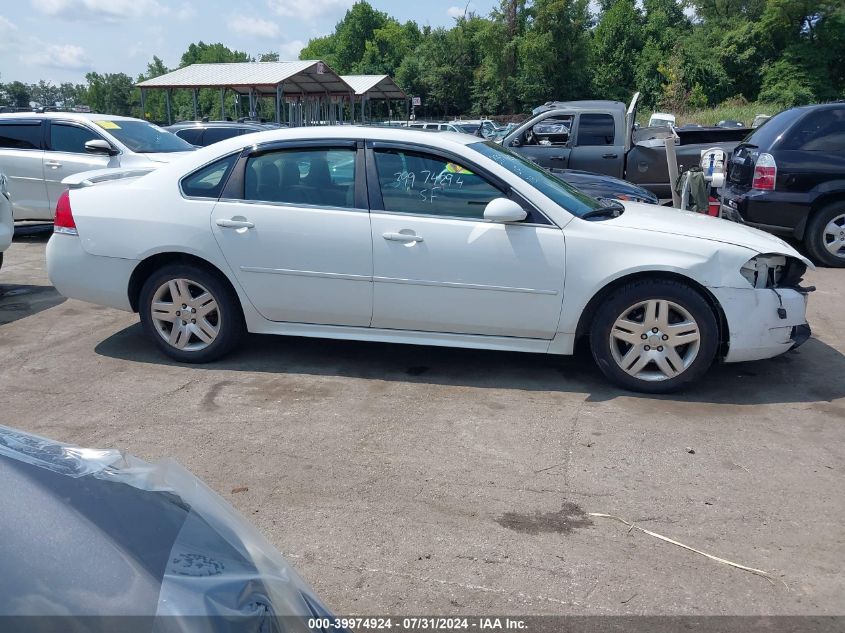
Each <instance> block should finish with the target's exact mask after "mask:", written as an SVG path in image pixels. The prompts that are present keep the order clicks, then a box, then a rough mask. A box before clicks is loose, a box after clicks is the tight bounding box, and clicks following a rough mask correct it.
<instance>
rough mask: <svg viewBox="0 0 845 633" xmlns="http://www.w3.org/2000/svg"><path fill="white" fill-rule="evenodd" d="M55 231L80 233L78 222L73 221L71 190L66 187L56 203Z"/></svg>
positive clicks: (69, 233)
mask: <svg viewBox="0 0 845 633" xmlns="http://www.w3.org/2000/svg"><path fill="white" fill-rule="evenodd" d="M53 232H54V233H64V234H65V235H79V233H77V231H76V222H74V221H73V211H71V210H70V192H69V191H68V190H67V189H65V190H64V191H63V192H62V195H60V196H59V201H58V202H57V203H56V219H55V220H53Z"/></svg>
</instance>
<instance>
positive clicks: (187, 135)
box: [176, 127, 203, 145]
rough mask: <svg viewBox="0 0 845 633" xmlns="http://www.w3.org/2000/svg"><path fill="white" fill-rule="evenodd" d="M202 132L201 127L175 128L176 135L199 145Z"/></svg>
mask: <svg viewBox="0 0 845 633" xmlns="http://www.w3.org/2000/svg"><path fill="white" fill-rule="evenodd" d="M202 132H203V129H202V128H201V127H189V128H185V129H184V130H177V131H176V136H178V137H179V138H181V139H182V140H184V141H187V142H188V143H190V144H191V145H201V144H202V143H200V139H201V138H202Z"/></svg>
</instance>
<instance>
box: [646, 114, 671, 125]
mask: <svg viewBox="0 0 845 633" xmlns="http://www.w3.org/2000/svg"><path fill="white" fill-rule="evenodd" d="M648 127H675V115H674V114H668V113H666V112H655V113H653V114H652V115H651V117H649V119H648Z"/></svg>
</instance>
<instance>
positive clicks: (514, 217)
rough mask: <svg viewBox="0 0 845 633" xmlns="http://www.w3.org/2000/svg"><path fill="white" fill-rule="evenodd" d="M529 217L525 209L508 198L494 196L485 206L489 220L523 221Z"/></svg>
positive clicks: (485, 213) (486, 216)
mask: <svg viewBox="0 0 845 633" xmlns="http://www.w3.org/2000/svg"><path fill="white" fill-rule="evenodd" d="M527 217H528V214H527V213H526V212H525V209H523V208H522V207H521V206H519V204H518V203H516V202H514V201H513V200H508V199H507V198H494V199H493V200H491V201H490V202H489V203H487V206H486V207H484V219H485V220H486V221H487V222H522V221H523V220H524V219H525V218H527Z"/></svg>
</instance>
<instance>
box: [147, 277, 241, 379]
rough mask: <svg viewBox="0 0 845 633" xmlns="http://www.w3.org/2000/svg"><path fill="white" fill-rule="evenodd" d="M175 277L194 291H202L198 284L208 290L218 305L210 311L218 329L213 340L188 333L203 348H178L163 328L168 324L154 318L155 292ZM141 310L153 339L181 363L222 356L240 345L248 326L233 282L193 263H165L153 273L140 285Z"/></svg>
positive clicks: (161, 348) (197, 361)
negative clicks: (229, 282) (171, 342)
mask: <svg viewBox="0 0 845 633" xmlns="http://www.w3.org/2000/svg"><path fill="white" fill-rule="evenodd" d="M175 280H187V281H188V282H189V284H188V286H189V288H190V289H191V290H192V291H193V292H194V293H195V294H200V293H199V292H197V289H199V288H201V289H203V290H206V291H207V292H208V293H209V294H210V295H211V297H212V298H213V300H214V301H215V302H216V309H215V310H214V311H213V312H212V313H211V314H210V315H209V319H210V321H211V323H212V324H213V325H214V326H216V329H217V333H216V336H215V337H214V338H213V339H212V340H211V342H210V343H208V342H204V341H201V340H200V339H199V338H197V337H196V335H194V334H188V340H189V341H192V342H193V344H194V345H197V346H199V345H201V344H205V347H203V348H202V349H194V350H192V349H188V348H186V349H178V348H177V347H175V346H174V345H172V344H170V343H169V342H168V341H167V340H165V338H164V335H163V334H162V331H161V329H160V328H166V325H167V324H166V323H164V322H163V321H162V320H157V319H154V318H153V314H152V303H153V300H154V297H155V295H156V293H157V292H158V291H159V289H160V288H161V287H162V286H163V285H165V284H168V282H170V281H175ZM172 300H173V297H172V296H171V301H172ZM176 307H177V308H178V306H176ZM189 309H190V308H189ZM138 312H139V313H140V316H141V324H142V325H143V327H144V331H145V332H146V334H147V336H149V337H150V338H151V339H152V341H153V343H155V345H156V346H157V347H158V348H159V349H160V350H161V351H163V352H164V353H165V354H167V355H168V356H170V357H171V358H173V359H175V360H177V361H179V362H182V363H208V362H211V361H213V360H217V359H218V358H221V357H222V356H224V355H226V354H227V353H229V352H230V351H231V350H232V349H233V348H234V347H235V346H236V345H237V343H238V342H239V341H240V339H241V337H242V336H243V334H244V332H245V330H246V326H245V325H244V318H243V312H242V311H241V306H240V302H239V301H238V297H237V295H236V294H235V292H234V291H233V290H232V288H231V286H230V285H229V284H228V283H227V282H226V281H225V280H224V279H222V278H221V276H220V275H219V274H217V273H214V272H212V271H209V270H207V269H205V268H201V267H199V266H195V265H191V264H170V265H166V266H163V267H162V268H160V269H158V270H156V271H155V272H154V273H153V274H152V275H150V276H149V278H147V280H146V281H145V282H144V285H143V287H142V288H141V294H140V296H139V301H138ZM180 312H181V311H180ZM186 314H187V313H186ZM180 316H181V315H180ZM189 316H198V315H189ZM180 320H181V318H180ZM195 322H196V321H193V323H195ZM182 323H185V326H184V327H185V328H188V327H191V326H188V325H187V321H185V320H182ZM171 330H172V327H171ZM189 346H190V343H189Z"/></svg>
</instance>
